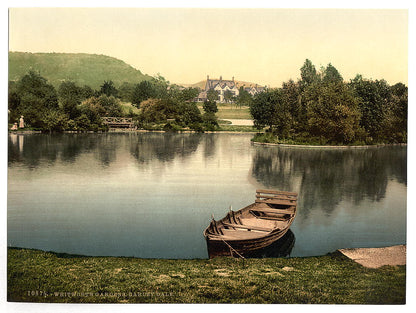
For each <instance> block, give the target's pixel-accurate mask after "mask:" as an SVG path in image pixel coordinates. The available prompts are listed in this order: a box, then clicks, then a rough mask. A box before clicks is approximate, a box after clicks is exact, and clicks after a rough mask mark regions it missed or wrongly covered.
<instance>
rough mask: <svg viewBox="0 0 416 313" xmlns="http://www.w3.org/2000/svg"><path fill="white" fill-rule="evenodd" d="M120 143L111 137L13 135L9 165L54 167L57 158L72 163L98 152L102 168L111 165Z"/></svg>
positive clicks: (97, 155) (10, 139) (10, 142)
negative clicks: (85, 155) (45, 165)
mask: <svg viewBox="0 0 416 313" xmlns="http://www.w3.org/2000/svg"><path fill="white" fill-rule="evenodd" d="M119 144H120V143H119V141H117V140H116V138H114V137H112V136H111V135H110V134H28V135H15V134H11V135H10V136H9V140H8V147H9V159H8V162H9V165H11V164H13V163H22V164H24V165H26V166H28V167H29V168H35V167H37V166H38V165H39V164H40V163H41V162H48V163H50V164H53V163H55V162H56V161H57V160H58V159H60V160H61V161H63V162H65V163H73V162H75V160H76V158H77V157H78V156H79V155H80V154H82V153H90V152H95V154H94V155H95V157H96V158H97V159H98V160H99V161H100V162H101V164H102V165H109V164H110V163H111V162H113V161H114V160H115V158H116V150H117V148H118V146H119Z"/></svg>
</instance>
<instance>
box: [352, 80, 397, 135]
mask: <svg viewBox="0 0 416 313" xmlns="http://www.w3.org/2000/svg"><path fill="white" fill-rule="evenodd" d="M350 86H351V87H352V88H353V90H354V93H355V96H356V97H357V98H358V108H359V110H360V112H361V120H360V125H361V126H362V127H363V128H364V130H365V131H366V132H367V136H368V138H367V141H368V142H369V143H371V142H372V141H374V140H375V141H377V140H379V139H381V136H382V131H383V127H384V125H383V122H384V120H385V118H386V114H387V109H388V103H389V102H390V101H391V91H390V88H389V86H388V84H387V82H386V81H384V80H380V81H379V80H375V81H373V80H366V79H363V78H362V76H361V75H357V76H356V77H355V78H354V79H353V80H352V81H351V83H350Z"/></svg>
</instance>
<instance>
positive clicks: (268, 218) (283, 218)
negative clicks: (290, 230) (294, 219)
mask: <svg viewBox="0 0 416 313" xmlns="http://www.w3.org/2000/svg"><path fill="white" fill-rule="evenodd" d="M254 212H257V211H252V210H250V213H251V215H253V216H254V217H255V218H260V219H263V220H270V221H287V219H288V218H287V217H283V216H270V215H256V214H254Z"/></svg>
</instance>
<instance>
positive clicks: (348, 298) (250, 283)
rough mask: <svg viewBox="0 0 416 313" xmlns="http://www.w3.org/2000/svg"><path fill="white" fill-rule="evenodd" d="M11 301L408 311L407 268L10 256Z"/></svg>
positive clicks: (303, 261)
mask: <svg viewBox="0 0 416 313" xmlns="http://www.w3.org/2000/svg"><path fill="white" fill-rule="evenodd" d="M7 276H8V277H7V279H8V289H7V298H8V301H18V302H21V301H24V302H70V303H148V302H150V303H321V304H324V303H325V304H327V303H339V304H403V303H405V296H406V267H405V266H394V267H393V266H384V267H382V268H379V269H369V268H365V267H363V266H361V265H359V264H357V263H355V262H353V261H351V260H350V259H348V258H346V257H345V256H343V255H342V254H340V253H333V254H330V255H326V256H320V257H308V258H273V259H272V258H269V259H245V260H243V259H233V258H216V259H212V260H208V259H195V260H164V259H139V258H126V257H84V256H75V255H66V254H57V253H51V252H43V251H39V250H30V249H17V248H9V249H8V264H7Z"/></svg>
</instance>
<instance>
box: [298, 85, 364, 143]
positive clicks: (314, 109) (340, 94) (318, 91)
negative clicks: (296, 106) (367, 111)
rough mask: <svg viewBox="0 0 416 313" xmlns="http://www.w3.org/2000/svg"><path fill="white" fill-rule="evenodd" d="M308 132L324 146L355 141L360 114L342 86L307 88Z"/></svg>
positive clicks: (349, 92) (352, 96)
mask: <svg viewBox="0 0 416 313" xmlns="http://www.w3.org/2000/svg"><path fill="white" fill-rule="evenodd" d="M305 97H306V101H307V103H308V107H307V109H308V112H307V113H308V129H309V132H310V134H311V135H312V136H317V137H320V138H321V140H322V141H323V142H322V143H325V142H328V141H329V142H332V143H350V142H353V141H354V140H356V139H357V137H359V135H360V134H361V132H360V125H359V121H360V112H359V110H358V105H357V99H356V98H355V96H354V93H353V91H352V90H351V89H350V88H348V86H347V85H346V84H344V83H343V82H338V83H333V82H329V83H325V82H320V83H317V84H314V85H311V86H309V87H308V89H307V90H306V93H305Z"/></svg>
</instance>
